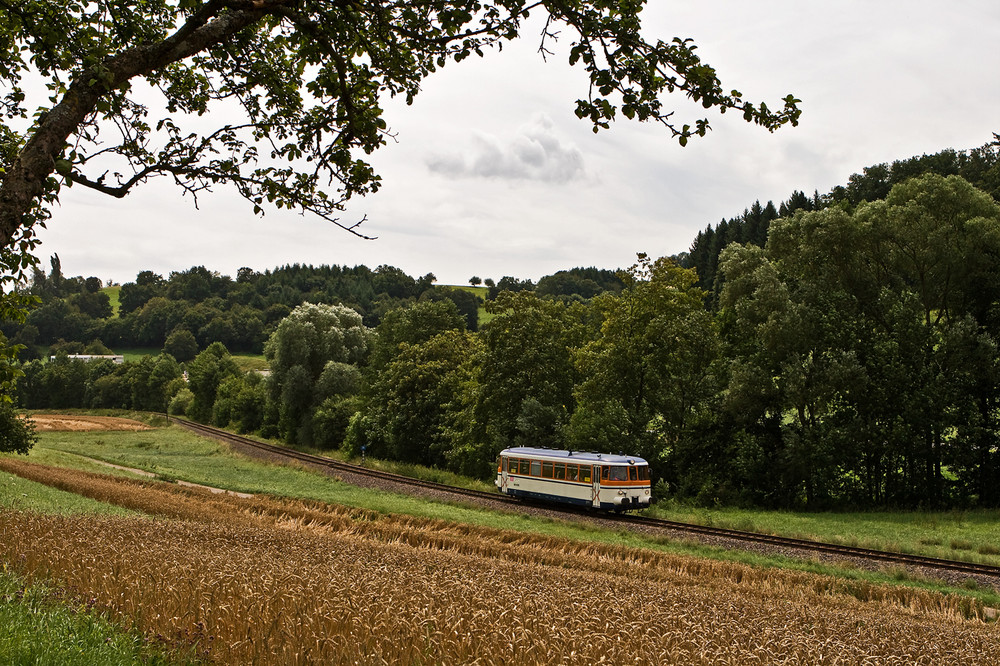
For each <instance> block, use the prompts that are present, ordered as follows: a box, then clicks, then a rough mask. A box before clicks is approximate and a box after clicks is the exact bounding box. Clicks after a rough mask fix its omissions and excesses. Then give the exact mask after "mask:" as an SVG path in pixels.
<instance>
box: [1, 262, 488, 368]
mask: <svg viewBox="0 0 1000 666" xmlns="http://www.w3.org/2000/svg"><path fill="white" fill-rule="evenodd" d="M435 280H436V278H435V277H434V275H432V274H428V275H425V276H423V277H421V278H416V279H415V278H412V277H410V276H409V275H406V274H405V273H404V272H403V271H401V270H400V269H398V268H395V267H392V266H379V267H378V268H376V269H375V270H371V269H369V268H368V267H366V266H355V267H353V268H351V267H347V266H318V267H314V266H303V265H298V264H294V265H288V266H285V267H283V268H278V269H275V270H273V271H265V272H264V273H258V272H255V271H252V270H250V269H248V268H242V269H240V270H239V272H238V273H237V276H236V279H235V280H233V279H232V278H230V277H229V276H226V275H220V274H218V273H215V272H212V271H209V270H208V269H206V268H205V267H203V266H195V267H193V268H191V269H190V270H187V271H180V272H173V273H171V274H170V275H169V276H168V277H167V278H163V277H162V276H160V275H157V274H155V273H153V272H151V271H143V272H141V273H139V274H138V275H137V276H136V279H135V281H134V282H128V283H125V284H123V285H122V286H121V289H120V291H119V301H120V304H119V312H118V316H116V317H115V316H112V308H111V303H110V299H109V297H108V296H107V294H105V293H102V292H101V287H102V284H101V281H100V280H99V279H98V278H96V277H89V278H86V279H84V278H82V277H75V278H67V277H64V276H63V275H62V270H61V266H60V262H59V258H58V256H54V257H52V259H51V270H50V272H49V273H48V274H46V273H45V272H43V271H40V270H37V269H36V270H35V271H34V276H33V279H32V281H31V284H30V285H29V286H28V288H27V290H26V291H27V292H28V293H30V294H31V295H33V296H35V297H37V298H38V299H39V301H40V304H39V306H38V307H36V308H34V309H33V310H32V311H31V312H30V314H29V315H28V319H27V322H26V323H25V324H18V323H16V322H4V323H3V326H2V332H3V333H4V334H5V335H6V336H7V337H8V338H9V339H11V340H12V341H13V342H14V343H16V344H21V345H24V349H23V350H22V359H23V360H28V359H29V358H32V357H34V355H35V351H36V348H37V347H39V346H41V347H52V346H53V345H54V348H53V351H59V350H63V351H68V352H70V353H83V352H90V353H107V349H108V348H109V347H110V348H115V347H126V348H128V347H153V348H164V347H165V346H166V348H167V350H168V351H170V352H171V353H172V354H174V355H175V356H177V358H178V359H179V360H182V361H185V360H190V358H193V357H194V354H195V353H197V351H198V349H205V348H206V347H208V345H210V344H211V343H213V342H221V343H222V344H224V345H225V346H226V348H227V349H229V350H230V351H232V352H244V353H252V354H260V353H261V352H262V351H263V346H264V343H265V342H266V340H267V338H268V336H269V335H270V334H271V332H273V331H274V329H275V327H276V326H277V325H278V322H280V321H281V320H282V319H283V318H285V317H286V316H288V314H289V313H290V312H291V311H292V308H294V307H296V306H297V305H299V304H300V303H303V302H311V303H340V304H345V305H348V306H350V307H352V308H354V309H355V310H357V311H358V312H360V313H362V316H363V318H364V320H365V322H366V324H367V325H369V326H374V325H376V324H377V323H378V322H379V320H380V319H381V317H382V315H383V314H384V313H385V312H388V311H389V310H392V309H393V308H397V307H399V306H401V305H402V304H405V303H409V302H412V301H415V300H417V299H419V298H425V299H426V298H430V299H449V300H452V301H454V302H455V303H456V305H457V306H458V307H459V309H460V310H461V312H462V313H463V315H464V316H465V317H466V321H467V325H468V326H469V328H470V329H472V330H475V329H476V327H477V326H478V308H479V301H478V300H477V299H476V297H475V296H473V295H472V294H470V293H468V292H466V291H462V290H457V289H448V288H441V287H438V288H432V287H433V283H434V282H435ZM192 340H193V344H192ZM60 341H64V342H67V344H60Z"/></svg>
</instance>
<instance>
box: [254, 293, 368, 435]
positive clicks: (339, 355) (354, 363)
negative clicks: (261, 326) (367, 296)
mask: <svg viewBox="0 0 1000 666" xmlns="http://www.w3.org/2000/svg"><path fill="white" fill-rule="evenodd" d="M370 337H371V333H370V331H369V329H368V328H366V327H365V326H364V324H363V323H362V319H361V315H359V314H358V313H357V312H355V311H354V310H352V309H351V308H348V307H345V306H342V305H316V304H311V303H305V304H303V305H300V306H299V307H297V308H295V309H294V310H293V311H292V312H291V314H289V315H288V316H287V317H285V318H284V319H283V320H281V322H280V323H279V324H278V327H277V328H276V329H275V331H274V333H273V334H271V337H270V339H269V340H268V342H267V344H266V345H265V347H264V355H265V357H266V358H267V360H268V362H269V364H270V368H271V375H270V377H269V378H268V402H269V404H270V405H271V407H270V410H269V413H270V414H274V413H277V419H274V420H273V421H274V425H276V426H277V428H278V432H279V433H280V435H281V437H282V438H284V439H285V440H286V441H288V442H289V443H295V442H298V443H302V444H311V443H312V440H313V435H312V426H313V412H314V410H315V408H316V407H317V406H318V405H320V404H321V403H323V402H324V401H325V400H326V399H328V398H331V397H334V396H338V395H346V394H350V393H351V392H352V391H353V392H357V390H359V389H360V386H359V383H360V382H359V380H358V373H357V367H358V366H359V365H361V364H363V363H364V362H365V360H366V359H367V357H368V353H369V339H370ZM347 366H349V367H347ZM351 368H353V370H352V369H351ZM327 444H329V443H327Z"/></svg>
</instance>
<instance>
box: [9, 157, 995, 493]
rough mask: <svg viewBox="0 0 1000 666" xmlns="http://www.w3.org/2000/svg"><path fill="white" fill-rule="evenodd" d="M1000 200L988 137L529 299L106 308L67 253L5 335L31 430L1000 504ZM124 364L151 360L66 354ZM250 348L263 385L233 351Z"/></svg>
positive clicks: (343, 270) (401, 297)
mask: <svg viewBox="0 0 1000 666" xmlns="http://www.w3.org/2000/svg"><path fill="white" fill-rule="evenodd" d="M998 200H1000V140H998V141H995V142H993V143H991V144H987V145H985V146H983V147H981V148H977V149H974V150H970V151H953V150H947V151H942V152H941V153H938V154H935V155H929V156H928V155H924V156H921V157H915V158H912V159H909V160H904V161H898V162H893V163H892V164H881V165H876V166H873V167H869V168H866V169H864V170H863V172H862V173H861V174H855V175H854V176H852V177H851V178H850V179H849V182H848V183H847V184H846V185H844V186H842V187H836V188H834V189H833V190H831V192H829V193H827V194H823V195H820V194H819V193H818V192H817V193H815V194H814V195H813V196H812V197H809V196H807V195H805V194H804V193H802V192H794V193H792V195H791V196H790V197H789V199H788V200H786V201H784V202H781V203H779V205H777V206H775V205H774V204H773V203H772V202H768V203H767V204H766V205H761V204H760V203H759V202H756V203H755V204H754V205H753V206H751V207H749V208H748V209H747V210H746V211H744V213H743V214H742V215H741V216H737V217H734V218H732V219H729V220H723V221H721V222H720V223H719V224H718V225H715V226H709V227H707V228H706V229H705V230H704V231H703V232H701V233H699V234H698V235H697V237H696V238H695V239H694V241H693V243H692V246H691V248H690V251H689V252H686V253H683V254H681V255H677V256H671V257H659V258H655V257H654V256H652V255H648V254H644V253H640V254H638V256H637V261H636V263H635V264H634V265H632V266H631V267H629V268H626V269H623V270H607V269H598V268H574V269H570V270H566V271H560V272H558V273H556V274H555V275H550V276H545V277H543V278H542V279H540V280H539V281H538V283H537V284H535V283H534V282H532V281H531V280H522V279H518V278H515V277H511V276H504V277H503V278H501V279H500V280H498V281H496V282H494V281H493V280H492V279H488V280H486V281H485V283H484V284H485V285H486V286H485V287H483V288H479V289H469V288H459V287H444V286H439V285H436V284H435V282H436V280H435V278H434V276H433V275H432V274H428V275H426V276H423V277H419V278H413V277H411V276H408V275H406V274H405V273H404V272H403V271H401V270H399V269H397V268H394V267H390V266H379V267H377V268H375V269H369V268H367V267H364V266H356V267H353V268H351V267H346V266H342V267H338V266H319V267H313V266H302V265H289V266H284V267H280V268H276V269H274V270H271V271H266V272H264V273H259V272H256V271H253V270H251V269H241V270H240V271H239V272H238V273H237V275H236V277H235V279H231V278H230V277H228V276H224V275H219V274H218V273H215V272H212V271H210V270H209V269H207V268H205V267H194V268H192V269H190V270H188V271H183V272H175V273H171V274H170V275H169V276H167V277H166V278H164V277H162V276H160V275H156V274H154V273H152V272H149V271H144V272H142V273H140V274H139V275H137V276H136V279H135V281H134V282H129V283H126V284H123V285H121V288H120V290H119V304H118V309H117V313H115V312H114V311H113V310H114V309H113V307H112V305H111V301H110V298H109V296H108V294H107V293H106V290H104V289H103V287H104V285H103V284H102V283H101V281H100V280H99V279H98V278H95V277H90V278H82V277H76V278H70V277H66V276H64V275H63V274H62V271H61V266H60V264H59V260H58V257H52V259H51V261H50V270H49V271H48V272H43V271H41V270H35V271H34V275H33V277H32V279H31V280H30V282H29V283H27V284H25V285H23V287H22V289H23V292H24V293H25V294H26V295H28V296H30V297H32V298H34V299H35V300H36V301H37V306H36V307H35V308H34V309H33V310H32V311H31V312H30V314H29V315H28V317H27V321H26V322H24V323H19V322H4V323H3V325H2V332H3V334H4V335H5V336H6V337H7V338H8V339H9V340H11V341H12V342H13V343H16V344H18V345H21V351H20V353H21V366H20V367H21V370H23V372H24V376H23V377H22V378H21V380H20V381H19V383H18V386H17V395H16V400H17V403H18V405H19V406H20V407H21V408H23V409H40V408H60V409H62V408H71V407H86V408H131V409H143V410H153V411H170V412H171V413H174V414H180V415H185V416H187V417H188V418H192V419H196V420H199V421H203V422H206V423H213V424H215V425H219V426H229V427H232V428H234V429H236V430H238V431H240V432H243V433H256V434H259V435H261V436H265V437H273V438H278V439H281V440H283V441H285V442H287V443H289V444H292V445H297V446H304V447H311V448H314V449H335V448H340V449H343V450H345V451H346V452H348V453H352V454H359V453H360V452H361V451H365V452H366V454H367V455H369V456H376V457H384V458H392V459H396V460H402V461H408V462H413V463H419V464H425V465H435V466H440V467H444V468H449V469H452V470H455V471H458V472H462V473H465V474H471V475H475V476H481V477H488V476H489V475H490V474H491V471H492V468H493V466H494V463H495V460H496V456H497V454H498V452H499V451H500V450H502V449H503V448H505V447H509V446H518V445H531V446H549V447H559V448H571V449H576V450H600V451H611V452H619V451H622V452H628V453H632V454H636V455H640V456H643V457H645V458H646V459H647V460H649V461H650V463H651V467H652V470H653V474H654V478H655V479H656V482H655V483H656V485H655V493H656V494H657V495H658V497H660V498H665V497H673V498H678V499H683V500H686V501H692V502H697V503H702V504H720V503H721V504H741V505H750V506H767V507H788V508H807V509H815V510H821V509H828V508H886V507H892V508H913V507H924V508H930V507H934V508H947V507H952V508H962V507H973V506H984V507H996V506H998V505H1000V447H998V434H1000V432H998V431H1000V405H998V401H1000V355H998V349H997V346H998V340H1000V310H998V303H1000V204H998ZM478 280H479V278H473V280H470V282H473V283H474V284H476V283H477V282H478ZM480 312H485V313H486V314H487V317H484V318H483V321H482V322H480V318H479V314H480ZM131 347H146V348H152V349H160V350H162V351H161V352H160V353H159V355H156V356H153V355H149V356H146V357H144V358H142V359H141V360H139V361H131V362H126V363H124V364H117V365H116V364H114V363H112V362H111V361H109V360H101V361H89V362H85V361H82V360H74V359H71V358H69V357H68V354H75V353H88V354H102V353H103V354H106V353H110V352H111V350H114V349H116V348H131ZM261 353H262V354H263V355H264V357H265V359H266V360H267V364H268V366H269V371H268V372H266V373H261V372H257V371H249V372H247V371H242V370H241V369H240V367H239V365H237V363H236V362H235V360H234V358H233V356H232V355H233V354H261ZM50 356H51V357H54V360H52V361H49V360H48V357H50ZM43 357H44V358H43Z"/></svg>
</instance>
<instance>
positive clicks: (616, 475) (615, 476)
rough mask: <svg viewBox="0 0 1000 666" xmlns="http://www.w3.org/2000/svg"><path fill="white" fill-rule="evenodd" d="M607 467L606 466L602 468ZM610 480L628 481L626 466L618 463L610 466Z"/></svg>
mask: <svg viewBox="0 0 1000 666" xmlns="http://www.w3.org/2000/svg"><path fill="white" fill-rule="evenodd" d="M604 469H605V470H606V469H608V468H607V467H605V468H604ZM610 469H611V478H610V480H611V481H628V471H627V470H628V468H626V467H622V466H620V465H615V466H614V467H611V468H610Z"/></svg>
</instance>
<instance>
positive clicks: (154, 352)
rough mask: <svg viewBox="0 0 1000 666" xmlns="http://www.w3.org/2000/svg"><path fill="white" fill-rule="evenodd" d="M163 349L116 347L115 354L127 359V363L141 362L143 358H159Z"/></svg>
mask: <svg viewBox="0 0 1000 666" xmlns="http://www.w3.org/2000/svg"><path fill="white" fill-rule="evenodd" d="M161 351H163V349H162V348H161V347H115V349H114V352H115V353H116V354H121V355H122V356H124V357H125V360H126V361H141V360H142V357H143V356H159V355H160V352H161Z"/></svg>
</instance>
